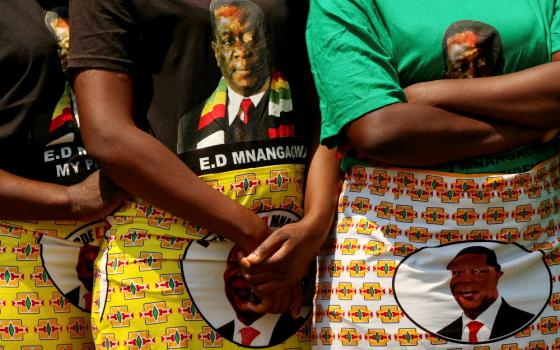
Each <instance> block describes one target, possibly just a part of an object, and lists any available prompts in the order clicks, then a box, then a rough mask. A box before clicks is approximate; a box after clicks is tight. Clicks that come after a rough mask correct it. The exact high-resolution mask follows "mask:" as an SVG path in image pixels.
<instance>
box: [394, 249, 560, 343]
mask: <svg viewBox="0 0 560 350" xmlns="http://www.w3.org/2000/svg"><path fill="white" fill-rule="evenodd" d="M420 271H422V272H420ZM393 283H394V288H395V290H394V292H395V298H396V299H397V302H398V303H399V306H400V307H401V308H402V310H403V312H404V313H405V314H406V315H407V316H408V317H409V318H410V320H411V321H413V322H414V323H415V324H417V325H418V326H419V327H421V328H422V329H424V330H426V331H428V332H430V333H433V334H435V335H437V336H438V337H440V338H442V339H446V340H449V341H453V342H457V343H469V344H481V343H488V342H493V341H497V340H499V339H504V338H506V337H509V336H512V335H514V334H516V333H518V332H520V331H522V330H523V329H525V328H526V327H527V326H529V325H530V324H531V323H532V322H533V321H534V320H535V319H536V317H537V316H538V315H539V314H540V313H541V312H542V310H543V309H544V307H545V306H546V304H547V302H548V300H549V298H550V295H551V288H552V284H551V276H550V271H549V269H548V267H547V265H546V263H545V262H544V256H543V254H542V252H540V251H536V252H529V251H526V250H525V249H523V248H522V247H520V246H518V245H515V244H503V243H499V242H492V241H480V242H477V241H473V242H469V243H456V244H449V245H443V246H438V247H432V248H424V249H421V250H418V251H416V252H414V253H413V254H411V255H409V256H408V257H407V258H406V259H404V260H403V261H402V263H401V264H400V265H399V266H398V268H397V272H396V273H395V277H394V280H393ZM528 286H538V288H530V287H529V288H528Z"/></svg>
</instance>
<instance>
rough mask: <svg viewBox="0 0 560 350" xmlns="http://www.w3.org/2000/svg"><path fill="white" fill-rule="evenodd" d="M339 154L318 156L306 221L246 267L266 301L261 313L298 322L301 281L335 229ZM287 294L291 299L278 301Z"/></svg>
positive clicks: (274, 239)
mask: <svg viewBox="0 0 560 350" xmlns="http://www.w3.org/2000/svg"><path fill="white" fill-rule="evenodd" d="M335 152H336V149H331V150H329V149H327V148H326V147H325V146H320V147H319V148H318V149H317V151H316V152H315V154H314V155H313V158H312V161H311V164H310V169H309V172H308V176H307V185H306V189H305V206H304V208H305V215H304V217H303V219H302V220H301V221H299V222H297V223H294V224H288V225H286V226H283V227H281V228H279V229H278V230H276V231H274V232H273V233H272V234H271V235H270V237H268V238H267V239H266V240H265V241H264V242H263V243H262V244H261V245H260V246H259V247H258V248H257V249H255V250H254V251H253V253H251V255H249V256H248V257H247V258H244V259H243V260H242V261H241V266H242V269H243V272H244V273H245V274H246V277H247V280H248V282H249V284H250V286H251V288H252V289H253V290H254V291H255V293H256V294H257V295H258V296H259V297H261V299H263V303H262V304H259V305H257V306H256V308H255V311H256V312H273V313H280V312H285V311H286V307H287V306H290V309H291V312H292V316H294V317H298V316H299V308H300V306H301V305H300V304H301V298H300V296H299V295H298V293H297V292H299V293H301V290H300V289H299V288H300V281H301V279H302V278H304V277H305V276H306V274H307V273H308V272H309V268H308V267H309V265H310V263H311V262H312V260H313V259H314V258H315V256H316V255H317V253H318V251H319V248H320V247H321V246H322V244H323V243H324V241H325V239H326V237H327V234H328V231H329V229H330V228H331V225H332V222H333V218H334V213H335V212H336V203H337V199H338V194H339V191H340V185H341V180H342V174H341V172H340V162H339V161H337V160H336V158H335ZM286 290H288V291H291V292H292V295H294V296H293V297H292V299H291V300H290V299H288V298H285V297H284V298H281V297H277V296H278V295H282V293H285V292H286Z"/></svg>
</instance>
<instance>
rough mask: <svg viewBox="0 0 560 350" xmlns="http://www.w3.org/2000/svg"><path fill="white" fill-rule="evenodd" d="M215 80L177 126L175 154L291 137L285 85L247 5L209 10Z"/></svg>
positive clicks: (217, 0)
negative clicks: (208, 93)
mask: <svg viewBox="0 0 560 350" xmlns="http://www.w3.org/2000/svg"><path fill="white" fill-rule="evenodd" d="M210 23H211V30H212V44H211V45H212V47H211V49H212V50H213V52H214V57H215V60H216V65H217V66H218V68H219V69H220V72H221V75H222V77H221V79H220V80H219V82H218V85H217V87H215V90H214V92H213V93H212V94H211V96H209V97H208V98H207V99H206V100H205V101H202V103H201V104H200V105H199V106H198V107H196V108H194V109H193V110H191V111H190V112H188V113H187V114H186V115H184V116H183V117H182V118H181V120H180V122H179V130H178V144H177V153H178V154H182V153H185V152H189V151H193V150H199V149H204V148H208V147H212V146H217V145H224V144H226V145H227V144H232V143H240V142H251V141H258V140H270V139H278V138H288V137H293V136H296V126H295V122H294V116H293V106H292V99H291V93H290V85H289V83H288V81H287V80H286V78H285V77H284V76H283V75H282V73H281V72H280V71H279V70H278V69H276V67H274V66H273V65H272V61H273V60H272V57H271V50H270V40H269V35H268V30H267V23H266V18H265V15H264V13H263V11H262V10H261V8H260V7H259V6H258V5H256V4H255V3H253V2H251V1H249V0H214V1H212V2H211V4H210Z"/></svg>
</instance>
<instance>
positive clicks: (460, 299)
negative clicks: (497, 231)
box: [448, 254, 503, 319]
mask: <svg viewBox="0 0 560 350" xmlns="http://www.w3.org/2000/svg"><path fill="white" fill-rule="evenodd" d="M448 269H449V271H451V282H450V284H449V286H450V288H451V294H453V297H454V298H455V300H456V301H457V303H458V304H459V305H460V306H461V308H462V309H463V311H464V312H465V314H466V315H467V316H469V317H471V316H474V317H471V318H473V319H474V318H476V316H478V315H480V314H481V313H482V312H484V310H486V308H488V306H489V305H491V304H492V303H493V302H494V301H495V300H496V299H497V298H498V281H499V279H500V277H501V276H502V274H503V272H501V271H496V268H495V267H493V266H489V265H488V264H487V262H486V256H485V255H483V254H464V255H461V256H459V257H457V258H455V259H454V260H453V261H452V262H451V263H450V264H449V267H448Z"/></svg>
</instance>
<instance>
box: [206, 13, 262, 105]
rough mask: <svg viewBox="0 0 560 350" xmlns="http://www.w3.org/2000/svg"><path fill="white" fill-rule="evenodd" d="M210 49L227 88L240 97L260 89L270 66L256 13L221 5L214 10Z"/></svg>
mask: <svg viewBox="0 0 560 350" xmlns="http://www.w3.org/2000/svg"><path fill="white" fill-rule="evenodd" d="M213 15H214V16H215V33H214V38H215V39H214V40H215V41H214V42H213V43H212V47H213V49H214V54H215V56H216V61H217V62H218V66H219V67H220V70H221V72H222V75H223V76H224V78H225V79H226V80H227V81H228V85H229V86H230V87H231V88H232V89H233V90H234V91H235V92H237V93H239V94H241V95H243V96H251V95H253V94H255V93H257V92H260V90H262V88H263V86H264V84H265V82H266V80H267V79H268V77H269V76H270V63H269V58H268V52H267V44H266V38H265V36H264V28H263V21H262V20H260V18H259V15H260V14H259V13H257V11H254V10H252V9H250V8H245V7H237V6H235V5H224V6H221V7H218V8H217V9H215V11H214V14H213Z"/></svg>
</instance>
